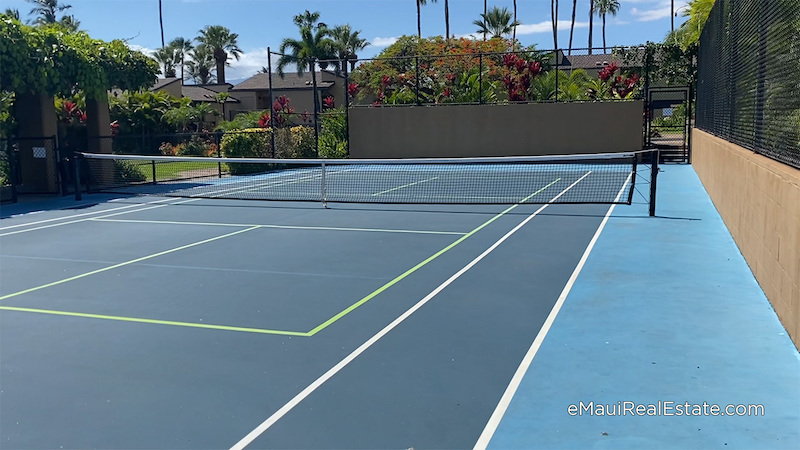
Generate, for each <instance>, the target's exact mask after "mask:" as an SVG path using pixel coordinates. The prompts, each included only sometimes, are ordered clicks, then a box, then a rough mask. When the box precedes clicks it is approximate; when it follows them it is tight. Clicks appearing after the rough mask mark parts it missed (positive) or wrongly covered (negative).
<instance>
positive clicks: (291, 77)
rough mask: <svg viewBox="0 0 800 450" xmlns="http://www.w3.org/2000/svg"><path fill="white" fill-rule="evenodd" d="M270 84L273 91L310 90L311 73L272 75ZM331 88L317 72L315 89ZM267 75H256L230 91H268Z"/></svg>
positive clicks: (330, 84)
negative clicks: (272, 85)
mask: <svg viewBox="0 0 800 450" xmlns="http://www.w3.org/2000/svg"><path fill="white" fill-rule="evenodd" d="M272 83H273V84H274V88H275V89H311V88H312V80H311V73H310V72H305V73H303V75H298V74H297V73H286V74H284V76H283V77H281V76H280V75H278V74H272ZM331 86H333V83H332V82H330V81H322V75H321V74H320V73H319V72H317V87H319V88H329V87H331ZM269 88H270V86H269V75H268V74H266V73H257V74H255V75H253V76H252V77H250V78H248V79H246V80H244V81H242V82H241V83H239V84H237V85H236V86H234V87H233V88H232V89H231V90H232V91H255V90H264V89H269Z"/></svg>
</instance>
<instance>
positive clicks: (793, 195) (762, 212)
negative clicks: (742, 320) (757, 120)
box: [692, 129, 800, 348]
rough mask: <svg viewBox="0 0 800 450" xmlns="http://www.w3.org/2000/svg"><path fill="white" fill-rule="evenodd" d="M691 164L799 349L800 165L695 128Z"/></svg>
mask: <svg viewBox="0 0 800 450" xmlns="http://www.w3.org/2000/svg"><path fill="white" fill-rule="evenodd" d="M692 165H693V166H694V169H695V171H696V172H697V174H698V176H699V177H700V180H701V181H702V182H703V186H705V188H706V191H707V192H708V194H709V196H710V197H711V200H712V201H713V202H714V206H716V208H717V211H719V213H720V215H721V216H722V219H723V220H724V221H725V225H727V227H728V229H729V230H730V232H731V235H732V236H733V239H734V240H735V241H736V244H737V245H738V246H739V250H740V251H741V252H742V255H744V258H745V259H746V260H747V263H748V264H749V265H750V269H751V270H752V271H753V274H754V275H755V277H756V280H758V283H759V284H760V285H761V288H762V289H763V290H764V293H765V294H766V296H767V298H768V299H769V301H770V302H771V303H772V306H773V307H774V308H775V312H776V313H777V314H778V317H779V318H780V320H781V323H783V326H784V327H786V330H787V331H788V332H789V335H790V336H791V338H792V340H793V341H794V344H795V345H796V346H797V347H798V348H800V170H798V169H795V168H792V167H790V166H787V165H785V164H782V163H779V162H777V161H774V160H772V159H769V158H766V157H764V156H761V155H758V154H755V153H753V152H752V151H750V150H747V149H744V148H742V147H739V146H737V145H734V144H731V143H730V142H728V141H725V140H722V139H720V138H717V137H715V136H712V135H710V134H708V133H705V132H703V131H700V130H696V129H695V130H693V132H692Z"/></svg>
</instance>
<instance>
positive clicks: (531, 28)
mask: <svg viewBox="0 0 800 450" xmlns="http://www.w3.org/2000/svg"><path fill="white" fill-rule="evenodd" d="M571 25H572V21H571V20H559V21H558V30H559V31H563V30H569V28H570V26H571ZM588 27H589V22H575V28H588ZM552 32H553V23H552V22H550V21H549V20H547V21H544V22H539V23H531V24H522V25H519V26H517V35H520V34H534V33H552Z"/></svg>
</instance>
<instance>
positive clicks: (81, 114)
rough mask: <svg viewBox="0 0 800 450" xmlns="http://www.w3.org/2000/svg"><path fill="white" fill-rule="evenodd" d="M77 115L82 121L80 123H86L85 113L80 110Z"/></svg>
mask: <svg viewBox="0 0 800 450" xmlns="http://www.w3.org/2000/svg"><path fill="white" fill-rule="evenodd" d="M75 114H76V115H77V116H78V120H79V121H80V123H86V113H85V112H83V111H80V110H78V111H77V112H76V113H75Z"/></svg>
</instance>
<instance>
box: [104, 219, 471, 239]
mask: <svg viewBox="0 0 800 450" xmlns="http://www.w3.org/2000/svg"><path fill="white" fill-rule="evenodd" d="M89 220H91V221H93V222H117V223H151V224H156V225H158V224H163V225H202V226H212V227H238V228H241V227H259V228H278V229H285V230H320V231H366V232H375V233H408V234H447V235H456V236H463V235H465V234H467V233H463V232H460V231H427V230H400V229H388V228H347V227H311V226H300V225H268V224H257V223H218V222H181V221H172V220H139V219H104V218H100V217H96V218H92V219H89Z"/></svg>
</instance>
